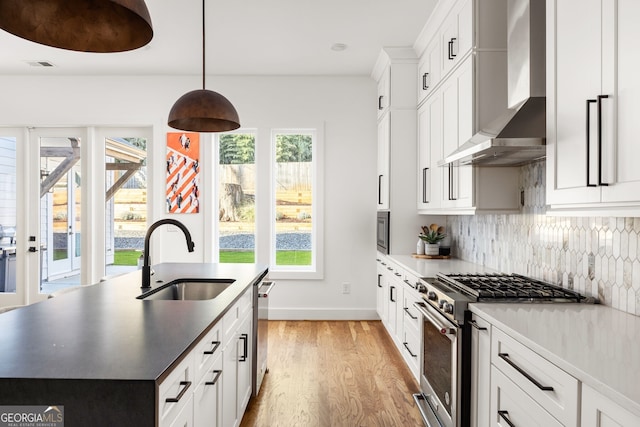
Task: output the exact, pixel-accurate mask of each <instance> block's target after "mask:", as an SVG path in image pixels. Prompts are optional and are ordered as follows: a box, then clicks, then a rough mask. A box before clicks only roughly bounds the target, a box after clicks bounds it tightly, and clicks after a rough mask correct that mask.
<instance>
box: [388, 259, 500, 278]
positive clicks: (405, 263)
mask: <svg viewBox="0 0 640 427" xmlns="http://www.w3.org/2000/svg"><path fill="white" fill-rule="evenodd" d="M385 256H386V257H388V258H389V259H391V260H392V261H394V262H395V263H396V264H399V265H400V266H401V267H403V268H405V269H407V270H409V271H410V272H412V273H413V274H415V275H417V276H418V277H436V273H487V272H494V273H495V270H492V269H490V268H487V267H483V266H481V265H479V264H474V263H472V262H468V261H462V260H460V259H457V258H449V259H425V258H414V257H412V256H411V255H385Z"/></svg>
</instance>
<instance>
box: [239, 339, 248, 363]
mask: <svg viewBox="0 0 640 427" xmlns="http://www.w3.org/2000/svg"><path fill="white" fill-rule="evenodd" d="M240 339H241V340H242V341H243V350H244V354H243V355H242V356H240V359H239V360H240V362H246V361H247V357H249V335H247V334H242V335H240Z"/></svg>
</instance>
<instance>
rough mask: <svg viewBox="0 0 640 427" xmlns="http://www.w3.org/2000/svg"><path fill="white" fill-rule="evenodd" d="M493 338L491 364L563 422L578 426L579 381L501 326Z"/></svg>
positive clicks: (567, 424) (493, 331) (493, 333)
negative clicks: (505, 331)
mask: <svg viewBox="0 0 640 427" xmlns="http://www.w3.org/2000/svg"><path fill="white" fill-rule="evenodd" d="M491 338H492V342H491V363H492V364H493V365H495V366H496V367H497V368H498V369H499V370H500V371H502V372H503V373H504V374H505V375H506V376H507V377H508V378H509V379H511V380H512V381H513V382H514V383H516V384H518V386H519V387H520V388H521V389H522V390H524V392H526V393H527V394H528V395H529V396H531V398H532V399H533V400H535V401H536V402H537V403H538V404H539V405H541V406H542V407H543V408H545V409H546V410H547V411H549V413H551V415H553V416H554V417H555V418H557V419H558V420H560V422H561V423H562V424H563V425H565V426H567V427H569V426H576V425H577V423H578V387H579V383H578V380H577V379H575V378H573V377H572V376H571V375H569V374H567V373H566V372H564V371H563V370H562V369H560V368H558V367H557V366H555V365H554V364H552V363H551V362H549V361H548V360H546V359H544V358H543V357H541V356H539V355H538V354H537V353H535V352H534V351H532V350H531V349H529V348H527V347H525V346H524V345H522V344H520V343H519V342H518V341H516V340H514V339H513V338H511V337H510V336H508V335H507V334H505V333H504V332H502V331H501V330H499V329H498V328H493V330H492V334H491ZM494 415H495V414H492V416H494ZM516 424H517V423H516Z"/></svg>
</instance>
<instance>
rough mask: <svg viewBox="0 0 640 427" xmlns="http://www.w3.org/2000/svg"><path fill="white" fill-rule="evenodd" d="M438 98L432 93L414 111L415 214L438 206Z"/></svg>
mask: <svg viewBox="0 0 640 427" xmlns="http://www.w3.org/2000/svg"><path fill="white" fill-rule="evenodd" d="M441 147H442V97H441V96H440V92H435V93H433V94H432V95H431V97H429V99H428V100H427V102H426V103H425V104H424V105H423V106H422V107H421V108H420V110H419V111H418V160H419V163H418V195H417V202H418V203H417V205H418V210H419V211H429V210H432V209H437V208H439V207H440V206H441V203H442V189H441V183H442V168H440V167H438V165H437V162H438V160H440V158H441V157H442V148H441Z"/></svg>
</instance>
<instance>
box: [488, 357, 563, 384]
mask: <svg viewBox="0 0 640 427" xmlns="http://www.w3.org/2000/svg"><path fill="white" fill-rule="evenodd" d="M498 356H499V357H500V359H502V360H504V361H505V362H507V363H508V364H509V365H511V367H512V368H513V369H515V370H516V371H518V372H520V373H521V374H522V375H523V376H524V377H525V378H526V379H528V380H529V381H531V382H532V383H533V385H535V386H536V387H538V388H539V389H540V390H542V391H553V387H551V386H544V385H542V384H540V383H539V382H538V381H537V380H536V379H535V378H533V377H532V376H531V375H529V374H528V373H527V372H526V371H525V370H524V369H522V368H521V367H520V366H518V365H516V364H515V363H513V361H512V360H511V359H509V354H508V353H498Z"/></svg>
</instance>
